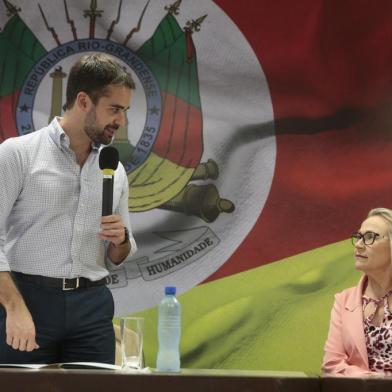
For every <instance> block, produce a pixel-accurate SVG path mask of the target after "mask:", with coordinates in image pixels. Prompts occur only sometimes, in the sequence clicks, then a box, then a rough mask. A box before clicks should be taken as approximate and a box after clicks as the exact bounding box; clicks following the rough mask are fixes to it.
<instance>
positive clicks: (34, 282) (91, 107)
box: [0, 54, 136, 363]
mask: <svg viewBox="0 0 392 392" xmlns="http://www.w3.org/2000/svg"><path fill="white" fill-rule="evenodd" d="M134 88H135V84H134V82H133V80H132V78H131V76H130V75H129V74H128V73H127V72H126V71H124V69H123V68H122V67H121V65H120V64H118V63H117V62H116V61H115V60H114V59H112V58H111V57H109V56H107V55H104V54H92V55H87V56H83V57H82V58H81V59H79V60H78V61H77V62H76V63H75V64H74V65H73V67H72V69H71V71H70V74H69V78H68V83H67V92H66V111H65V114H64V117H62V118H55V119H53V121H52V122H51V123H50V124H49V126H47V127H45V128H43V129H41V130H39V131H36V132H33V133H31V134H28V135H25V136H20V137H18V138H12V139H7V140H6V141H4V142H3V143H2V144H1V145H0V177H1V179H2V184H3V185H2V186H1V188H0V230H1V231H4V232H5V240H4V244H3V246H2V247H1V248H0V304H1V306H0V363H56V362H73V361H93V362H105V363H114V356H115V340H114V331H113V324H112V318H113V313H114V304H113V297H112V295H111V292H110V290H109V289H108V288H107V287H106V285H105V276H107V275H108V268H110V267H111V266H112V265H119V264H120V263H121V262H123V261H124V260H125V259H126V258H127V257H128V255H130V254H133V253H134V252H135V251H136V244H135V241H134V239H133V236H132V232H131V226H130V221H129V213H128V181H127V176H126V172H125V170H124V167H123V166H122V165H121V164H119V167H118V168H117V170H116V172H115V176H114V194H113V210H114V213H113V215H109V216H105V217H101V205H102V173H101V171H100V169H99V164H98V159H99V148H100V146H101V145H107V144H109V143H110V142H111V141H112V139H113V137H114V135H115V132H116V130H117V129H118V128H119V127H120V126H124V125H125V111H126V110H127V109H128V108H129V105H130V100H131V95H132V91H133V90H134Z"/></svg>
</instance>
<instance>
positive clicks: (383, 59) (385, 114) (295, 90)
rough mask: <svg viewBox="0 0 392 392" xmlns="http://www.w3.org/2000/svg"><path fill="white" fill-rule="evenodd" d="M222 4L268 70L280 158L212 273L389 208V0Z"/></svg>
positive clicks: (254, 261) (299, 248) (342, 230)
mask: <svg viewBox="0 0 392 392" xmlns="http://www.w3.org/2000/svg"><path fill="white" fill-rule="evenodd" d="M215 2H216V3H217V4H218V5H219V6H221V7H222V9H223V10H224V11H225V12H226V13H227V14H228V15H229V16H230V17H231V18H232V19H233V21H234V22H235V23H236V24H237V26H238V27H239V28H240V29H241V31H242V32H243V33H244V35H245V36H246V38H247V39H248V41H249V43H250V44H251V46H252V48H253V50H254V51H255V53H256V55H257V57H258V58H259V60H260V63H261V65H262V68H263V70H264V72H265V74H266V78H267V81H268V85H269V88H270V93H271V98H272V104H273V110H274V116H275V127H276V143H277V161H276V166H275V175H274V179H273V183H272V187H271V191H270V194H269V197H268V200H267V203H266V205H265V207H264V209H263V211H262V214H261V215H260V217H259V219H258V221H257V222H256V224H255V226H254V228H253V229H252V231H251V232H250V233H249V235H248V236H247V237H246V239H245V240H244V241H243V243H242V244H241V245H240V247H239V248H238V249H237V250H236V252H235V253H234V254H233V255H232V256H231V258H230V259H229V260H228V262H226V263H225V264H224V265H223V267H222V268H221V269H220V270H218V271H217V272H216V273H215V274H214V275H212V276H211V277H210V278H209V279H214V278H221V277H223V276H226V275H230V274H233V273H238V272H240V271H243V270H246V269H249V268H253V267H257V266H260V265H262V264H265V263H269V262H272V261H275V260H280V259H282V258H284V257H287V256H290V255H293V254H296V253H300V252H304V251H306V250H310V249H312V248H316V247H319V246H323V245H326V244H328V243H333V242H336V241H339V240H342V239H344V238H347V237H349V235H350V234H351V232H352V231H355V230H357V229H358V227H359V225H360V223H361V221H362V220H363V219H364V217H365V215H366V213H367V211H368V210H369V209H371V208H374V207H378V206H385V207H389V208H392V196H391V195H392V159H391V156H392V132H391V128H392V121H391V120H392V115H391V113H392V107H391V106H392V72H391V69H392V51H391V50H390V47H389V45H388V42H390V40H391V38H392V24H391V23H390V15H391V14H392V2H390V1H389V0H383V1H380V2H378V3H377V7H369V6H368V3H366V2H358V1H354V0H351V1H350V0H347V1H345V2H332V1H331V2H322V1H314V0H303V1H300V2H296V3H295V6H290V7H288V6H287V2H286V1H284V0H276V1H274V2H271V1H269V0H248V1H247V2H246V4H244V3H243V2H233V1H230V0H215ZM315 262H317V260H315Z"/></svg>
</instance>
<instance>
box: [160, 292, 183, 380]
mask: <svg viewBox="0 0 392 392" xmlns="http://www.w3.org/2000/svg"><path fill="white" fill-rule="evenodd" d="M180 337H181V304H180V303H179V302H178V300H177V298H176V288H175V287H173V286H169V287H165V297H164V298H163V299H162V301H161V303H160V304H159V310H158V341H159V349H158V356H157V370H158V371H161V372H179V371H180Z"/></svg>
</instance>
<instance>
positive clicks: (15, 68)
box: [0, 15, 47, 97]
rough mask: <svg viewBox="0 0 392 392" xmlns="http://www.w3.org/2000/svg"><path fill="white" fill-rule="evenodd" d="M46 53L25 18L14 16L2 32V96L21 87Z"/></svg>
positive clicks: (0, 79) (0, 50)
mask: <svg viewBox="0 0 392 392" xmlns="http://www.w3.org/2000/svg"><path fill="white" fill-rule="evenodd" d="M46 53H47V51H46V50H45V48H44V47H43V46H42V44H41V43H40V42H39V41H38V39H37V38H36V36H35V35H34V34H33V32H32V31H31V30H30V29H29V28H28V27H27V26H26V24H25V23H24V22H23V20H22V19H21V18H20V17H19V16H18V15H15V16H13V17H12V18H11V19H10V20H9V21H8V22H7V24H6V25H5V27H4V30H3V31H2V32H0V97H3V96H6V95H9V94H11V93H13V92H14V91H16V90H18V89H20V88H21V87H22V84H23V82H24V80H25V78H26V76H27V74H28V72H29V71H30V70H31V68H32V67H33V66H34V64H35V63H36V62H37V61H38V60H39V59H40V58H42V56H44V55H45V54H46Z"/></svg>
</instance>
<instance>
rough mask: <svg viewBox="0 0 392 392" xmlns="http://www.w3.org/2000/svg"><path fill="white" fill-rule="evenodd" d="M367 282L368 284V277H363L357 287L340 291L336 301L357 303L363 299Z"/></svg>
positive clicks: (336, 295)
mask: <svg viewBox="0 0 392 392" xmlns="http://www.w3.org/2000/svg"><path fill="white" fill-rule="evenodd" d="M365 282H366V277H365V276H363V277H362V278H361V279H360V280H359V282H358V284H357V285H356V286H353V287H348V288H346V289H344V290H342V291H340V292H339V293H337V294H335V299H336V301H339V302H347V301H349V300H351V301H353V304H354V303H357V302H358V301H360V299H361V298H362V293H363V287H364V284H365ZM351 301H350V302H351Z"/></svg>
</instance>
